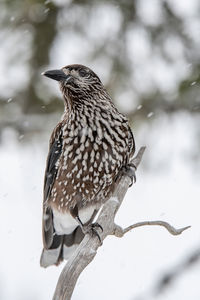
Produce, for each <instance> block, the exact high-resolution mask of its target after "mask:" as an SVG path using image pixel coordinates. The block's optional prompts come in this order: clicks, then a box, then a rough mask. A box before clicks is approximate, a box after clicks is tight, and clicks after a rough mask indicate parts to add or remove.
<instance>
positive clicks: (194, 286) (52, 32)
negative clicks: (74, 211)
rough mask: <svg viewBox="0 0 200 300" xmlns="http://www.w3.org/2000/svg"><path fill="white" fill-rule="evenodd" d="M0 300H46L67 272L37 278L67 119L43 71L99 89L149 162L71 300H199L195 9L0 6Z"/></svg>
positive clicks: (151, 3) (195, 5) (187, 0)
mask: <svg viewBox="0 0 200 300" xmlns="http://www.w3.org/2000/svg"><path fill="white" fill-rule="evenodd" d="M0 22H1V26H0V45H1V46H0V74H1V77H0V78H1V80H0V165H1V172H0V184H1V189H0V214H1V215H0V232H1V250H0V253H1V258H2V259H1V267H0V299H4V300H8V299H9V300H11V299H16V300H27V299H30V300H32V299H34V300H37V299H44V300H46V299H51V297H52V296H53V291H54V288H55V285H56V282H57V279H58V276H59V274H60V272H61V270H62V268H63V265H61V266H60V267H58V268H56V267H51V268H48V269H46V270H44V269H41V268H40V266H39V257H40V251H41V249H42V238H41V212H42V186H43V174H44V168H45V161H46V155H47V151H48V140H49V136H50V133H51V132H52V129H53V128H54V126H55V125H56V123H57V122H58V120H59V119H60V116H61V114H62V111H63V102H62V97H61V94H60V92H59V88H58V85H57V84H56V82H53V81H51V80H48V79H47V78H44V77H42V76H41V75H40V74H41V72H42V71H45V70H48V69H51V68H61V67H63V66H65V65H68V64H73V63H80V64H84V65H87V66H89V67H90V68H92V69H93V70H94V71H95V72H96V73H97V74H98V75H99V77H100V78H101V80H102V82H103V83H104V84H105V86H106V88H107V90H108V91H109V93H110V95H111V96H112V98H113V100H114V102H115V104H116V106H117V107H118V109H119V110H120V111H121V112H123V113H124V114H125V115H127V117H128V118H129V121H130V124H131V126H132V129H133V132H134V135H135V139H136V146H137V149H139V147H140V146H142V145H146V146H147V150H146V153H145V156H144V159H143V161H142V164H141V165H140V168H139V170H138V172H137V184H136V185H135V186H133V187H132V188H131V189H130V190H129V192H128V194H127V197H126V199H125V200H124V203H123V205H122V207H121V209H120V211H119V212H118V215H117V218H116V221H117V222H118V223H119V224H120V225H122V226H128V225H130V224H132V223H135V222H138V221H144V220H157V219H161V220H165V221H168V222H170V223H171V224H172V225H174V226H175V227H178V228H179V227H184V226H187V225H192V227H191V229H189V230H187V231H186V232H184V233H183V234H182V235H181V236H176V237H174V236H170V235H169V233H168V232H166V231H165V230H164V229H163V228H159V227H151V228H149V227H142V228H139V229H135V231H132V232H131V233H128V234H127V235H126V236H125V237H124V238H123V239H116V238H114V237H108V238H107V239H106V241H105V242H104V245H103V246H102V247H101V248H100V249H99V251H98V255H97V256H96V258H95V260H94V261H93V262H92V263H91V264H90V266H88V267H87V268H86V270H85V272H83V274H82V275H81V277H80V279H79V281H78V283H77V286H76V289H75V291H74V295H73V300H78V299H83V300H84V299H97V300H100V299H105V300H108V299H116V300H121V299H125V300H126V299H128V300H144V299H145V300H149V299H159V300H169V299H170V300H174V299H183V300H185V299H193V300H197V299H198V300H199V299H200V286H199V280H200V261H199V259H200V237H199V232H200V217H199V215H200V203H199V202H200V198H199V195H200V174H199V168H200V151H199V150H200V114H199V113H200V51H199V49H200V2H199V0H176V1H173V0H165V1H161V0H148V1H145V0H135V1H131V0H118V1H114V0H113V1H112V0H107V1H97V0H93V1H89V0H84V1H83V0H46V1H44V0H24V1H15V0H1V2H0Z"/></svg>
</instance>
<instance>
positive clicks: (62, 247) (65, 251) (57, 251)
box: [40, 226, 84, 268]
mask: <svg viewBox="0 0 200 300" xmlns="http://www.w3.org/2000/svg"><path fill="white" fill-rule="evenodd" d="M58 237H59V239H57V240H59V243H58V242H57V243H54V245H55V246H54V247H51V248H50V249H45V248H44V249H43V250H42V254H41V257H40V266H41V267H43V268H47V267H49V266H51V265H56V266H58V265H59V264H60V263H61V262H62V261H63V259H69V257H70V255H71V254H72V253H73V251H74V250H75V249H76V248H77V247H78V245H79V244H80V242H81V241H82V239H83V237H84V234H83V232H82V230H81V228H80V227H79V226H78V227H77V228H76V229H75V230H74V231H73V232H72V233H71V234H69V235H62V236H57V235H55V237H54V239H56V238H58Z"/></svg>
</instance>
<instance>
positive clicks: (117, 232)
mask: <svg viewBox="0 0 200 300" xmlns="http://www.w3.org/2000/svg"><path fill="white" fill-rule="evenodd" d="M146 225H158V226H163V227H165V228H166V229H167V230H168V231H169V233H171V234H172V235H179V234H181V233H182V232H183V231H184V230H186V229H188V228H190V227H191V226H186V227H183V228H179V229H176V228H174V227H173V226H172V225H170V224H169V223H167V222H165V221H144V222H138V223H135V224H133V225H130V226H128V227H126V228H124V229H123V228H121V227H120V226H118V225H115V226H116V227H115V230H114V232H113V234H114V235H115V236H117V237H123V236H124V234H125V233H127V232H129V231H130V230H132V229H134V228H137V227H141V226H146Z"/></svg>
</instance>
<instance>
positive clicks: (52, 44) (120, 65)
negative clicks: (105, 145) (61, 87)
mask: <svg viewBox="0 0 200 300" xmlns="http://www.w3.org/2000/svg"><path fill="white" fill-rule="evenodd" d="M184 3H186V2H184ZM0 18H1V23H2V26H1V29H0V39H1V45H2V47H1V50H0V56H2V57H3V59H2V63H1V66H0V70H1V73H2V80H1V82H0V97H1V98H2V99H1V101H0V107H1V113H0V116H1V126H2V127H3V126H5V125H9V124H11V125H12V126H14V127H16V128H18V129H19V130H22V131H23V130H24V126H23V125H22V123H21V121H22V120H23V118H24V116H26V115H27V114H28V115H30V114H37V115H42V116H43V118H44V115H45V114H46V115H47V114H48V113H52V112H56V111H60V110H62V103H61V102H59V101H57V100H56V99H57V92H55V91H54V90H53V89H52V85H49V88H47V86H45V85H47V84H49V83H46V80H43V79H42V78H41V77H40V73H41V71H43V70H45V69H47V68H48V67H49V66H52V65H53V67H54V68H56V67H61V66H63V64H65V62H66V64H70V63H84V64H86V65H88V66H90V67H91V68H93V69H94V70H96V72H97V73H98V74H99V75H100V77H101V78H102V79H103V82H104V83H105V84H106V86H107V88H108V90H109V91H110V93H111V94H112V96H113V99H115V100H116V101H117V105H118V106H119V107H120V109H121V110H122V111H124V113H126V114H127V115H128V116H129V117H130V119H132V118H133V119H135V118H137V117H138V118H139V119H141V120H142V119H143V118H144V117H146V116H147V115H148V114H149V113H151V112H153V113H159V112H166V113H172V112H177V111H180V110H187V111H188V112H189V113H199V111H200V98H199V91H200V64H199V61H200V52H199V46H200V3H199V2H198V1H191V3H190V6H189V5H188V7H187V5H186V4H183V3H182V2H181V1H172V0H166V1H159V0H149V1H145V0H137V1H130V0H118V1H114V0H109V1H97V0H93V1H91V0H83V1H82V0H47V1H44V0H25V1H15V0H2V1H1V3H0ZM54 86H55V85H54ZM56 91H57V90H56ZM10 102H11V103H12V105H11V103H10ZM33 123H34V122H33ZM36 123H37V121H36ZM33 127H34V124H33ZM29 128H30V127H29ZM31 129H32V128H31Z"/></svg>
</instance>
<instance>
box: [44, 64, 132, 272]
mask: <svg viewBox="0 0 200 300" xmlns="http://www.w3.org/2000/svg"><path fill="white" fill-rule="evenodd" d="M42 75H44V76H46V77H48V78H50V79H53V80H56V81H57V82H58V83H59V87H60V90H61V93H62V95H63V100H64V113H63V115H62V118H61V120H60V122H59V123H58V124H57V125H56V127H55V128H54V130H53V132H52V135H51V137H50V142H49V153H48V156H47V162H46V170H45V176H44V192H43V194H44V196H43V217H42V235H43V250H42V254H41V258H40V265H41V266H42V267H48V266H50V265H59V264H60V262H62V261H63V260H64V259H68V258H69V257H70V255H71V254H72V253H73V251H74V250H75V249H76V247H77V246H78V245H79V244H80V242H81V241H82V239H83V238H84V236H85V234H90V235H92V236H93V235H97V236H98V238H99V239H100V237H99V233H98V232H100V230H98V228H99V229H101V230H103V228H102V226H101V225H99V224H97V223H95V222H93V221H94V219H95V216H96V214H97V213H98V211H99V210H100V208H101V207H102V205H103V204H104V203H105V202H106V201H107V200H108V199H109V197H111V195H112V193H113V191H114V188H115V186H116V182H117V180H118V177H119V174H121V173H123V172H127V174H128V176H130V177H132V178H133V177H134V176H135V175H134V174H133V173H134V168H133V166H132V165H131V160H132V158H133V156H134V152H135V141H134V136H133V133H132V131H131V128H130V126H129V123H128V120H127V118H126V117H125V116H124V115H123V114H122V113H120V112H119V111H118V109H117V108H116V106H115V105H114V103H113V101H112V99H111V97H110V95H109V94H108V92H107V91H106V88H105V87H104V85H103V83H102V82H101V80H100V78H99V77H98V76H97V75H96V73H95V72H94V71H92V70H91V69H90V68H89V67H86V66H84V65H80V64H72V65H67V66H65V67H63V68H61V69H56V70H49V71H46V72H43V73H42ZM131 168H132V170H133V173H131V175H130V170H131Z"/></svg>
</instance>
